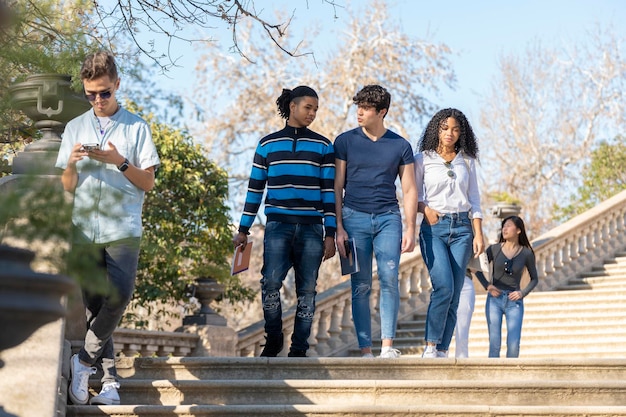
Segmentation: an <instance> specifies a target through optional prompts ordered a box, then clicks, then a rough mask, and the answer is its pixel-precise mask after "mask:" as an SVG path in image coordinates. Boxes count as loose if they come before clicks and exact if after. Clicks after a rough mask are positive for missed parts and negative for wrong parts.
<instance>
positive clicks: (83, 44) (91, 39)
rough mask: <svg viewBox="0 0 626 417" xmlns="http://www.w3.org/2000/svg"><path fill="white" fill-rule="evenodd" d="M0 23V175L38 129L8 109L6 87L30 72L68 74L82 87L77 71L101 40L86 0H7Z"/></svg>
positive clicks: (34, 136)
mask: <svg viewBox="0 0 626 417" xmlns="http://www.w3.org/2000/svg"><path fill="white" fill-rule="evenodd" d="M8 5H9V8H10V15H9V16H8V17H7V18H5V19H3V20H2V21H1V24H0V159H2V161H3V162H2V163H0V176H3V175H6V174H7V171H8V170H7V169H4V168H3V167H2V166H3V165H7V162H6V161H7V160H8V159H10V158H11V157H12V156H14V155H15V154H16V153H17V152H19V151H20V150H21V149H22V148H23V147H24V145H26V144H27V143H28V142H29V141H31V140H32V139H33V138H37V137H38V135H39V133H38V132H37V130H36V129H34V128H33V127H32V124H31V122H30V121H29V120H28V119H27V118H26V117H25V116H24V115H23V114H21V113H19V112H16V111H13V110H12V109H11V102H10V99H11V97H10V95H9V94H8V93H9V87H10V86H11V85H12V84H14V83H16V82H21V81H23V80H24V79H25V78H26V77H28V76H29V75H32V74H35V73H55V74H68V75H72V76H73V80H74V83H73V88H74V89H75V90H76V91H82V88H81V86H80V80H79V77H78V76H77V75H78V72H79V70H80V65H81V63H82V61H83V59H84V57H85V56H86V55H87V54H88V53H89V52H90V51H91V50H93V49H94V48H96V47H97V46H98V45H99V44H100V43H99V40H98V36H97V33H98V32H97V31H96V30H95V29H94V28H93V27H92V26H91V24H90V19H89V16H88V13H89V11H90V10H92V8H93V2H91V1H89V0H72V1H64V0H10V1H9V2H8Z"/></svg>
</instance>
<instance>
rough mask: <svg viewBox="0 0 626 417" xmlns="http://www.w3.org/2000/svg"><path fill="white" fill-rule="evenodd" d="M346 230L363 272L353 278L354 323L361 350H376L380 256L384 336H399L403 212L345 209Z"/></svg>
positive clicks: (380, 307) (391, 337)
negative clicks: (375, 287) (373, 306)
mask: <svg viewBox="0 0 626 417" xmlns="http://www.w3.org/2000/svg"><path fill="white" fill-rule="evenodd" d="M342 219H343V227H344V229H345V230H346V232H347V233H348V236H349V237H350V238H354V239H355V241H356V248H357V259H358V262H359V272H357V273H356V274H352V276H351V283H352V320H353V321H354V327H355V329H356V334H357V339H358V341H359V348H361V349H363V348H367V347H371V346H372V321H371V312H370V293H371V289H372V259H373V256H376V265H377V268H378V281H379V284H380V306H379V309H380V336H381V339H393V338H394V337H395V336H396V325H397V322H398V310H399V308H400V291H399V289H398V267H399V265H400V249H401V246H402V217H401V214H400V211H399V210H390V211H387V212H384V213H380V214H370V213H364V212H360V211H356V210H353V209H351V208H349V207H344V208H343V209H342Z"/></svg>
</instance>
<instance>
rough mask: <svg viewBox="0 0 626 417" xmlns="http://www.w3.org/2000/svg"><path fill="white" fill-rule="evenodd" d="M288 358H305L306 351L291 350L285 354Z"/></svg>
mask: <svg viewBox="0 0 626 417" xmlns="http://www.w3.org/2000/svg"><path fill="white" fill-rule="evenodd" d="M287 356H289V357H290V358H306V357H307V356H306V350H297V349H291V350H290V351H289V353H288V354H287Z"/></svg>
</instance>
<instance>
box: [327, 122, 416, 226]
mask: <svg viewBox="0 0 626 417" xmlns="http://www.w3.org/2000/svg"><path fill="white" fill-rule="evenodd" d="M335 158H337V159H341V160H342V161H346V182H345V185H344V188H345V192H344V197H343V204H344V206H346V207H349V208H351V209H353V210H357V211H361V212H365V213H372V214H379V213H384V212H386V211H389V210H393V209H397V208H398V199H397V197H396V184H395V182H396V178H397V177H398V173H399V170H400V166H402V165H408V164H412V163H413V161H414V159H413V149H412V148H411V144H410V143H409V142H408V141H407V140H406V139H404V138H403V137H402V136H400V135H398V134H397V133H395V132H393V131H391V130H389V129H387V132H385V134H384V135H383V136H382V137H381V138H380V139H378V140H377V141H373V140H371V139H370V138H368V137H367V136H366V135H365V133H363V130H362V128H361V127H357V128H355V129H352V130H349V131H347V132H344V133H342V134H341V135H339V136H337V139H335Z"/></svg>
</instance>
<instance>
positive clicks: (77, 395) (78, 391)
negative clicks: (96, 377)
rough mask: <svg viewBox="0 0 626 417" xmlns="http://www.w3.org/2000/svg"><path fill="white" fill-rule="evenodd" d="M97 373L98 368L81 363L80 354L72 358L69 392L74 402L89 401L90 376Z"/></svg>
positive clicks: (85, 402) (78, 403) (79, 403)
mask: <svg viewBox="0 0 626 417" xmlns="http://www.w3.org/2000/svg"><path fill="white" fill-rule="evenodd" d="M95 373H96V368H94V367H91V366H85V365H83V364H82V363H80V360H79V359H78V355H77V354H75V355H73V356H72V358H71V359H70V389H69V390H68V394H69V396H70V400H71V401H72V404H76V405H84V404H87V401H89V376H90V375H93V374H95Z"/></svg>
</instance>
